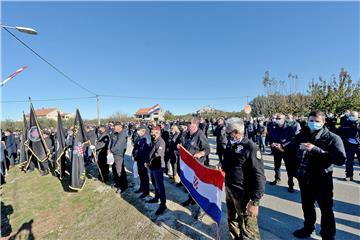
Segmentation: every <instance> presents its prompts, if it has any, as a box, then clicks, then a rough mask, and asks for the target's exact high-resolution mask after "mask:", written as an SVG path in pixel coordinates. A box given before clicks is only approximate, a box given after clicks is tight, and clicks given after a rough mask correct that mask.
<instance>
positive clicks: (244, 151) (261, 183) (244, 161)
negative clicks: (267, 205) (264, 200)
mask: <svg viewBox="0 0 360 240" xmlns="http://www.w3.org/2000/svg"><path fill="white" fill-rule="evenodd" d="M222 169H223V170H224V172H225V185H226V186H228V187H230V188H231V189H235V190H240V191H244V192H245V193H246V194H248V195H249V197H250V199H251V200H253V201H259V200H260V199H261V197H262V196H263V195H264V191H265V183H266V178H265V175H264V163H263V160H262V156H261V153H260V151H259V150H258V148H257V146H256V144H255V143H253V142H252V141H250V140H249V139H248V138H246V137H244V138H243V139H242V140H241V142H238V143H234V144H231V142H230V141H229V142H228V144H227V146H226V151H225V156H224V160H223V162H222Z"/></svg>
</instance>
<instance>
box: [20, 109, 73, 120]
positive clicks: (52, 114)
mask: <svg viewBox="0 0 360 240" xmlns="http://www.w3.org/2000/svg"><path fill="white" fill-rule="evenodd" d="M58 111H59V112H60V116H61V118H62V119H64V120H67V119H70V118H71V117H73V115H72V114H71V113H65V112H62V111H61V110H60V109H58V108H40V109H35V115H36V117H37V118H38V119H54V120H56V119H57V113H58ZM26 117H29V114H27V115H26Z"/></svg>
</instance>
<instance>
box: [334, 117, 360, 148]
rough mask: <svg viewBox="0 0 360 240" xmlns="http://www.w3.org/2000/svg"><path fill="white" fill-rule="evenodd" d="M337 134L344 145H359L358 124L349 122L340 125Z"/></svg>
mask: <svg viewBox="0 0 360 240" xmlns="http://www.w3.org/2000/svg"><path fill="white" fill-rule="evenodd" d="M339 135H340V137H341V138H342V140H343V142H344V145H360V124H359V123H357V122H352V123H351V124H346V125H344V126H341V127H340V129H339Z"/></svg>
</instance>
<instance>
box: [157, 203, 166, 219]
mask: <svg viewBox="0 0 360 240" xmlns="http://www.w3.org/2000/svg"><path fill="white" fill-rule="evenodd" d="M166 209H167V207H166V206H162V205H160V206H159V208H158V209H157V210H156V212H155V215H156V216H159V215H161V214H163V213H164V212H165V210H166Z"/></svg>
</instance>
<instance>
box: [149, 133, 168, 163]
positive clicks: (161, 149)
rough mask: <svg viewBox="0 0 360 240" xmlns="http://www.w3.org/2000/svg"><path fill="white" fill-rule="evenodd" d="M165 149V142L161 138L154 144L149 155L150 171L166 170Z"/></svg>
mask: <svg viewBox="0 0 360 240" xmlns="http://www.w3.org/2000/svg"><path fill="white" fill-rule="evenodd" d="M165 147H166V146H165V142H164V140H163V139H162V138H161V137H159V138H158V139H157V140H155V141H153V142H152V144H151V148H150V153H149V167H150V169H160V168H165V159H164V156H165Z"/></svg>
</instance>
